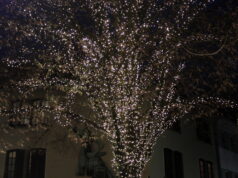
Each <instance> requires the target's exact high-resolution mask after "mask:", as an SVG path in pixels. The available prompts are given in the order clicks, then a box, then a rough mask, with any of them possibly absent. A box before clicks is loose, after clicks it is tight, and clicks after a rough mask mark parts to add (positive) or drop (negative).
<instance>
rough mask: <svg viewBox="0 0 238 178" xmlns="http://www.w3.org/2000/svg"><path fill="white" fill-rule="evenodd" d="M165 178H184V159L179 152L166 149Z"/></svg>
mask: <svg viewBox="0 0 238 178" xmlns="http://www.w3.org/2000/svg"><path fill="white" fill-rule="evenodd" d="M164 163H165V178H183V177H184V174H183V158H182V154H181V153H180V152H178V151H172V150H170V149H168V148H165V149H164Z"/></svg>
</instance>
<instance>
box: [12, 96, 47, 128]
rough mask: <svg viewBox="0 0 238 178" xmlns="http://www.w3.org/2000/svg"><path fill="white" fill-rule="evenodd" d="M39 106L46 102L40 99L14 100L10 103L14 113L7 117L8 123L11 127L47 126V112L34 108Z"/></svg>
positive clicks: (45, 104)
mask: <svg viewBox="0 0 238 178" xmlns="http://www.w3.org/2000/svg"><path fill="white" fill-rule="evenodd" d="M32 106H33V107H32ZM41 106H48V102H47V101H42V100H40V99H35V100H31V101H28V102H23V101H15V102H14V103H12V108H13V112H12V113H14V114H12V115H11V116H10V118H9V125H10V126H11V127H28V126H32V127H36V126H38V125H41V126H48V125H49V120H48V118H47V113H46V112H43V111H37V110H35V109H34V108H38V107H41Z"/></svg>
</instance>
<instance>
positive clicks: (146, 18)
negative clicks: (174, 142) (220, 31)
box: [1, 0, 236, 178]
mask: <svg viewBox="0 0 238 178" xmlns="http://www.w3.org/2000/svg"><path fill="white" fill-rule="evenodd" d="M210 3H212V2H210ZM207 4H208V5H209V1H205V0H204V1H195V0H194V1H193V0H192V1H191V0H184V1H181V2H178V1H175V0H169V1H161V2H159V1H156V0H131V1H129V0H117V1H115V0H107V1H101V0H97V1H93V0H83V1H76V0H68V1H63V0H62V1H61V0H57V1H56V0H42V1H37V0H31V1H28V0H22V1H20V0H19V1H18V0H12V1H11V2H10V3H9V4H7V5H6V8H4V9H3V13H5V15H4V16H3V17H1V26H2V27H4V28H2V29H1V30H2V31H3V33H4V34H5V35H6V37H5V38H4V39H2V40H1V43H2V44H4V49H5V50H6V51H10V52H6V53H5V54H4V57H3V58H2V60H3V61H4V62H6V63H7V64H8V66H9V67H12V68H17V69H18V70H20V71H22V70H24V75H23V76H22V77H21V78H20V80H12V81H11V82H10V83H11V85H12V86H17V88H19V90H20V92H21V93H23V94H25V95H28V94H29V93H30V94H31V92H33V91H34V90H37V89H39V88H43V89H44V90H46V91H47V90H48V89H52V88H57V89H58V90H61V91H63V92H65V93H66V98H67V99H66V100H64V101H63V102H57V103H56V105H57V107H54V109H53V110H54V112H55V113H56V115H55V119H56V120H59V121H60V123H62V122H61V121H65V122H63V123H64V124H65V123H66V124H69V125H71V124H72V123H75V121H80V122H83V123H85V124H87V125H88V126H91V127H92V128H95V129H97V130H100V131H101V132H102V133H103V134H105V135H106V136H107V137H108V139H109V140H110V141H111V143H112V148H113V153H114V160H113V166H114V169H115V171H116V173H117V175H118V176H119V177H120V178H139V177H141V174H142V171H143V169H144V167H145V165H146V163H147V162H148V161H149V159H150V157H151V153H152V148H153V146H154V144H155V143H156V140H157V138H158V137H159V136H160V135H161V134H162V133H163V132H164V131H165V130H166V129H168V128H169V127H170V126H171V125H172V124H173V123H174V122H175V121H176V120H177V119H179V118H181V117H183V116H184V115H186V114H187V113H189V112H191V111H192V109H193V108H195V107H196V106H198V105H200V104H203V105H204V104H205V105H209V104H219V105H222V106H236V105H235V104H233V103H232V102H229V101H225V100H221V99H219V98H214V97H208V98H201V97H198V98H193V99H191V100H183V99H181V98H180V97H179V95H178V93H177V92H176V91H177V89H176V86H177V84H178V82H179V81H180V75H181V74H182V72H183V71H184V68H185V65H184V60H183V59H181V57H180V55H181V53H180V51H181V50H182V49H186V48H185V46H186V44H189V43H190V42H191V41H193V40H200V41H201V40H202V41H206V40H208V39H209V40H212V41H213V42H214V41H217V42H223V39H220V38H217V37H216V36H214V35H212V34H209V35H208V34H206V35H201V34H199V35H198V36H196V35H195V34H189V31H190V29H189V24H190V23H191V22H192V21H193V20H194V19H195V17H196V16H197V14H199V13H200V12H201V11H202V10H204V9H205V8H206V5H207ZM190 35H191V36H190ZM218 50H219V51H220V47H219V49H218ZM186 51H187V52H188V53H189V54H195V53H193V52H191V51H190V50H188V49H186ZM219 51H218V52H219ZM204 55H205V54H204ZM77 94H84V95H86V96H87V103H88V105H89V106H90V108H91V109H92V110H93V113H92V118H85V117H83V116H82V115H79V114H77V113H75V111H74V110H73V109H72V106H73V105H74V104H75V102H76V101H77V100H76V98H77ZM38 109H39V108H38ZM40 109H42V110H46V109H52V108H46V107H40Z"/></svg>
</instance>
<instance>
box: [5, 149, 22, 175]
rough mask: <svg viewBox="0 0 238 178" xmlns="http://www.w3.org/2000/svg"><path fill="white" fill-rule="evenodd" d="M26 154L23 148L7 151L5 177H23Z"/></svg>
mask: <svg viewBox="0 0 238 178" xmlns="http://www.w3.org/2000/svg"><path fill="white" fill-rule="evenodd" d="M24 156H25V151H24V150H21V149H16V150H9V151H7V153H6V163H5V172H4V178H23V166H24Z"/></svg>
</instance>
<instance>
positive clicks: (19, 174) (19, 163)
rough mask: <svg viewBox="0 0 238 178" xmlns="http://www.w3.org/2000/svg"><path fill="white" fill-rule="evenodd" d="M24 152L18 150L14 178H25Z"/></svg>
mask: <svg viewBox="0 0 238 178" xmlns="http://www.w3.org/2000/svg"><path fill="white" fill-rule="evenodd" d="M24 157H25V151H24V150H20V149H19V150H16V165H15V175H14V178H23V173H24Z"/></svg>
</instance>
